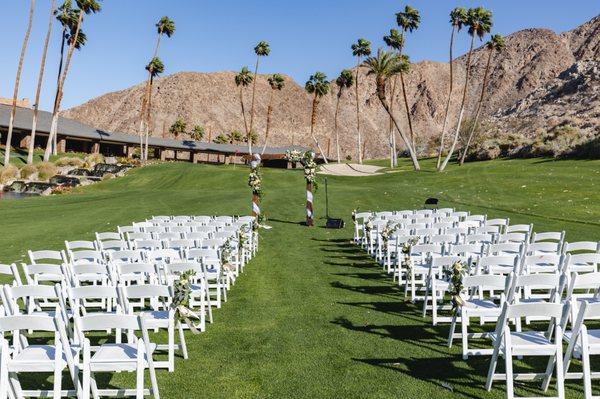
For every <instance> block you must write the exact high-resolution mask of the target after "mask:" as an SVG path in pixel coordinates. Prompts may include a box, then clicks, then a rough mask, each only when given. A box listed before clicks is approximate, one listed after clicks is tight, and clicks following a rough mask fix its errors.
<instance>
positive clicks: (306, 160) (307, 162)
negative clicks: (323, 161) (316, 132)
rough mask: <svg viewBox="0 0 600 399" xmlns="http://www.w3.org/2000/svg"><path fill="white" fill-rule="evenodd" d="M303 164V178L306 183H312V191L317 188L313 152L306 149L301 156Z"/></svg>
mask: <svg viewBox="0 0 600 399" xmlns="http://www.w3.org/2000/svg"><path fill="white" fill-rule="evenodd" d="M301 162H302V165H303V166H304V178H305V179H306V183H309V184H312V185H313V189H314V191H316V190H317V163H316V162H315V153H314V152H312V151H306V152H305V153H304V155H303V157H302V161H301Z"/></svg>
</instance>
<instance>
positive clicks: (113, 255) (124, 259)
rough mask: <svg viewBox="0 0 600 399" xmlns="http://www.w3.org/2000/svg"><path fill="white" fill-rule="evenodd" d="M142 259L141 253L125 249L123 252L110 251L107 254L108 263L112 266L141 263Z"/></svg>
mask: <svg viewBox="0 0 600 399" xmlns="http://www.w3.org/2000/svg"><path fill="white" fill-rule="evenodd" d="M142 259H143V255H142V251H140V250H134V249H126V250H123V251H112V252H110V253H109V254H108V261H109V262H110V263H111V264H113V265H116V264H119V263H135V262H141V261H142Z"/></svg>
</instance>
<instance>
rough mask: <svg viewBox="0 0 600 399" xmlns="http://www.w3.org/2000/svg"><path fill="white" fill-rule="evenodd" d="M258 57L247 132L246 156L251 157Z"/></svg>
mask: <svg viewBox="0 0 600 399" xmlns="http://www.w3.org/2000/svg"><path fill="white" fill-rule="evenodd" d="M259 61H260V56H256V66H255V67H254V79H253V80H252V101H251V102H250V129H249V130H248V132H247V136H246V137H247V139H248V154H250V155H252V137H251V135H252V129H253V128H254V98H255V96H256V77H257V76H258V63H259Z"/></svg>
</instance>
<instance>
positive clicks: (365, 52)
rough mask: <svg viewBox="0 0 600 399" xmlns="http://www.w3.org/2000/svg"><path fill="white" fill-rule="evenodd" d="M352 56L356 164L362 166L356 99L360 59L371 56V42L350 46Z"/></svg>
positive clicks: (361, 40)
mask: <svg viewBox="0 0 600 399" xmlns="http://www.w3.org/2000/svg"><path fill="white" fill-rule="evenodd" d="M351 49H352V55H353V56H355V57H356V77H355V81H356V84H355V85H354V93H355V94H356V134H357V139H358V147H357V150H358V158H357V159H358V163H360V164H362V145H361V141H362V140H361V136H360V101H359V98H358V73H359V71H360V65H361V59H362V57H368V56H370V55H371V42H370V41H368V40H366V39H362V38H361V39H358V41H357V42H356V43H354V44H353V45H352V46H351Z"/></svg>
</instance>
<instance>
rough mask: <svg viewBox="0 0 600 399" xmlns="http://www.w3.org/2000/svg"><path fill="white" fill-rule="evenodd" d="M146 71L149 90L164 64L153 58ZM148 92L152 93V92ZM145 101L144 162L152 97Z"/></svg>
mask: <svg viewBox="0 0 600 399" xmlns="http://www.w3.org/2000/svg"><path fill="white" fill-rule="evenodd" d="M146 70H147V71H148V73H149V74H150V85H149V87H150V89H152V84H153V83H154V78H155V77H157V76H158V75H160V74H161V73H163V72H164V71H165V64H163V62H162V61H161V60H160V58H158V57H154V58H152V59H151V60H150V62H149V63H148V65H146ZM150 92H152V90H151V91H150ZM147 99H148V102H147V104H146V109H147V114H146V115H147V116H146V123H145V125H146V129H145V137H146V144H145V148H144V149H143V150H144V151H143V152H142V153H143V158H142V159H144V160H145V161H147V160H148V137H149V135H150V111H151V110H152V96H148V98H147Z"/></svg>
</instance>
